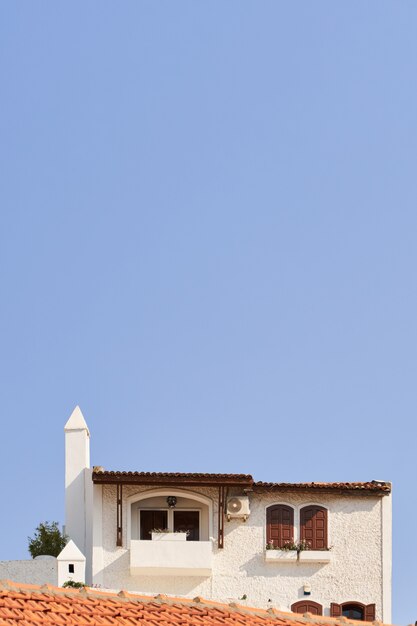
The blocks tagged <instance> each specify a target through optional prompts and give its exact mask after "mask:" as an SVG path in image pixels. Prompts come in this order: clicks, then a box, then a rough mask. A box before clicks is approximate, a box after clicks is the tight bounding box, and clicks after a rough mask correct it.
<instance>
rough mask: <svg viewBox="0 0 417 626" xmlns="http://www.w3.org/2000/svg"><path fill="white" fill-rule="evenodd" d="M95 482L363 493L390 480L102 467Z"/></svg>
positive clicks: (387, 488) (385, 487)
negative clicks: (290, 479)
mask: <svg viewBox="0 0 417 626" xmlns="http://www.w3.org/2000/svg"><path fill="white" fill-rule="evenodd" d="M93 481H94V482H95V483H103V484H106V483H116V482H122V483H126V484H129V483H133V484H134V483H139V484H167V483H171V484H175V483H182V484H187V485H193V484H194V485H200V486H204V485H217V484H218V485H230V486H239V485H240V486H242V487H245V488H253V489H254V490H256V491H265V490H271V491H274V490H276V491H290V490H291V491H294V490H300V491H302V490H303V491H309V490H311V489H313V490H315V491H351V492H362V493H366V492H369V493H375V494H376V493H380V494H381V493H382V494H383V493H390V492H391V483H388V482H384V481H378V480H372V481H368V482H362V483H358V482H356V483H346V482H345V483H321V482H312V483H270V482H255V481H254V479H253V477H252V476H251V475H250V474H208V473H196V472H194V473H185V472H117V471H107V470H105V469H104V468H102V467H94V469H93Z"/></svg>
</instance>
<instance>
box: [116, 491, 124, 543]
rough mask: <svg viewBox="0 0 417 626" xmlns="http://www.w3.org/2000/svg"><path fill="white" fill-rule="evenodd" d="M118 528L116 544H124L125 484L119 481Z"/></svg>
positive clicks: (117, 493)
mask: <svg viewBox="0 0 417 626" xmlns="http://www.w3.org/2000/svg"><path fill="white" fill-rule="evenodd" d="M116 509H117V530H116V546H122V545H123V485H122V483H117V487H116Z"/></svg>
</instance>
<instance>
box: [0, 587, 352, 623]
mask: <svg viewBox="0 0 417 626" xmlns="http://www.w3.org/2000/svg"><path fill="white" fill-rule="evenodd" d="M40 624H42V625H43V626H138V625H139V626H203V625H204V626H227V625H229V626H277V625H279V624H281V625H283V626H341V625H342V624H343V626H346V625H347V624H355V626H361V624H362V622H354V621H349V620H347V619H346V618H343V619H340V620H337V619H333V618H328V617H318V616H314V615H310V614H306V615H305V616H302V615H298V614H295V613H284V612H282V611H277V610H276V609H268V610H262V609H255V608H248V607H245V606H238V605H235V604H232V605H230V604H229V605H226V604H221V603H219V602H210V601H207V600H203V599H201V598H196V599H195V600H189V599H185V598H173V597H169V596H157V597H156V598H154V597H151V596H142V595H139V594H132V593H127V592H120V593H119V594H118V595H115V594H114V593H108V592H103V591H97V590H92V589H85V590H84V589H83V590H77V589H70V590H69V589H61V588H59V587H48V593H47V594H46V593H45V588H44V587H37V586H36V585H23V584H19V583H13V582H10V581H0V626H39V625H40Z"/></svg>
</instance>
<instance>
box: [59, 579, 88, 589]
mask: <svg viewBox="0 0 417 626" xmlns="http://www.w3.org/2000/svg"><path fill="white" fill-rule="evenodd" d="M62 586H63V587H73V588H74V589H84V587H85V583H76V582H75V580H66V581H65V582H64V584H63V585H62Z"/></svg>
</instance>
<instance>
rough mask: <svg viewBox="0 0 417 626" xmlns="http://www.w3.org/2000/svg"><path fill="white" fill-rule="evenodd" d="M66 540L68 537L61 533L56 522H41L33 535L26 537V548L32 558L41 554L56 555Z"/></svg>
mask: <svg viewBox="0 0 417 626" xmlns="http://www.w3.org/2000/svg"><path fill="white" fill-rule="evenodd" d="M67 541H68V537H67V536H66V535H64V534H62V533H61V531H60V530H59V526H58V522H41V523H40V524H39V526H38V527H37V528H36V531H35V535H34V537H28V542H29V545H28V549H29V552H30V554H31V556H32V559H34V558H35V556H40V555H41V554H50V555H51V556H58V554H59V553H60V552H61V550H63V549H64V547H65V545H66V543H67Z"/></svg>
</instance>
